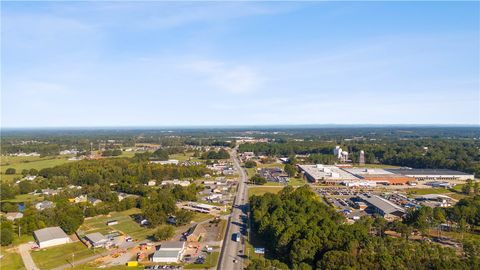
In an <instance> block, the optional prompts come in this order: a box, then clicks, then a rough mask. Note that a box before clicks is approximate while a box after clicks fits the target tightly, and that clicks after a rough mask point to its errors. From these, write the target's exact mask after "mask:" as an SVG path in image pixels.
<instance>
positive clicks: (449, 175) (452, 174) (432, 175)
mask: <svg viewBox="0 0 480 270" xmlns="http://www.w3.org/2000/svg"><path fill="white" fill-rule="evenodd" d="M386 170H387V171H389V172H391V173H394V174H400V175H404V176H408V177H413V178H415V179H416V180H420V181H425V180H431V181H445V180H460V181H466V180H468V179H472V180H473V179H475V178H474V175H473V174H468V173H464V172H459V171H454V170H447V169H386Z"/></svg>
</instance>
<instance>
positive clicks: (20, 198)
mask: <svg viewBox="0 0 480 270" xmlns="http://www.w3.org/2000/svg"><path fill="white" fill-rule="evenodd" d="M37 201H39V202H40V201H43V197H42V196H35V195H32V194H20V195H17V196H15V199H10V200H4V201H2V202H12V203H19V202H37Z"/></svg>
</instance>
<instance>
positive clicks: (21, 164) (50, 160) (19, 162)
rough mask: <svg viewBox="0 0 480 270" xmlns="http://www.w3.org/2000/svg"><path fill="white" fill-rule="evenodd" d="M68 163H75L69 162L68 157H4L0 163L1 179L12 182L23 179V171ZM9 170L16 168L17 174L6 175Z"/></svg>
mask: <svg viewBox="0 0 480 270" xmlns="http://www.w3.org/2000/svg"><path fill="white" fill-rule="evenodd" d="M67 162H73V161H71V160H68V157H67V156H55V157H11V156H2V157H1V163H0V172H1V175H0V179H1V181H5V182H11V181H13V180H14V179H15V178H21V177H22V175H21V174H20V173H21V172H22V170H24V169H26V170H30V169H37V170H41V169H43V168H50V167H54V166H57V165H61V164H64V163H67ZM8 168H14V169H15V170H16V173H17V174H14V175H6V174H5V171H6V170H7V169H8Z"/></svg>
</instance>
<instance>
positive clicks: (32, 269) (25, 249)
mask: <svg viewBox="0 0 480 270" xmlns="http://www.w3.org/2000/svg"><path fill="white" fill-rule="evenodd" d="M32 246H33V244H31V243H26V244H21V245H20V246H18V250H19V252H20V256H22V260H23V265H25V268H26V269H27V270H39V268H38V267H37V266H36V265H35V263H34V262H33V259H32V256H31V255H30V250H31V249H32Z"/></svg>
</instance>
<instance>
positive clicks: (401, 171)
mask: <svg viewBox="0 0 480 270" xmlns="http://www.w3.org/2000/svg"><path fill="white" fill-rule="evenodd" d="M386 170H387V171H389V172H391V173H396V174H403V175H472V174H468V173H464V172H459V171H454V170H447V169H386Z"/></svg>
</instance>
